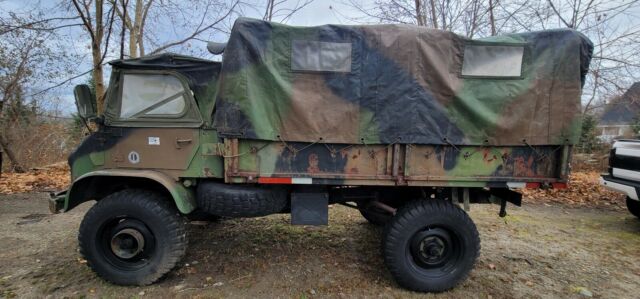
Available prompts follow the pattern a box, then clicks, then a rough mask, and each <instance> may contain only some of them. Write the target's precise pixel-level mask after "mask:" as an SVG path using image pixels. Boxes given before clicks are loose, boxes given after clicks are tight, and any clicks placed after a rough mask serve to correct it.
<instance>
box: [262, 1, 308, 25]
mask: <svg viewBox="0 0 640 299" xmlns="http://www.w3.org/2000/svg"><path fill="white" fill-rule="evenodd" d="M313 1H314V0H294V1H289V0H267V5H266V6H265V10H264V16H263V17H262V19H263V20H265V21H278V22H280V23H286V22H287V21H288V20H289V19H290V18H291V17H292V16H293V15H294V14H296V13H297V12H298V11H300V10H301V9H303V8H305V7H306V6H307V5H309V4H311V3H312V2H313Z"/></svg>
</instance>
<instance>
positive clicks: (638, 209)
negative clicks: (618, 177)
mask: <svg viewBox="0 0 640 299" xmlns="http://www.w3.org/2000/svg"><path fill="white" fill-rule="evenodd" d="M627 210H629V212H631V214H632V215H633V216H636V217H638V218H640V201H637V200H633V199H631V198H629V197H627Z"/></svg>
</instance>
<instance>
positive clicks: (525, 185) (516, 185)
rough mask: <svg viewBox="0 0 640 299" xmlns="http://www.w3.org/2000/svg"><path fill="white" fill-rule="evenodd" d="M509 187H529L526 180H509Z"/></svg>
mask: <svg viewBox="0 0 640 299" xmlns="http://www.w3.org/2000/svg"><path fill="white" fill-rule="evenodd" d="M507 187H509V189H522V188H526V187H527V183H524V182H507Z"/></svg>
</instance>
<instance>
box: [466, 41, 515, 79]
mask: <svg viewBox="0 0 640 299" xmlns="http://www.w3.org/2000/svg"><path fill="white" fill-rule="evenodd" d="M523 54H524V47H519V46H485V45H467V46H466V47H465V48H464V61H463V63H462V72H461V74H462V76H471V77H520V76H521V74H522V56H523Z"/></svg>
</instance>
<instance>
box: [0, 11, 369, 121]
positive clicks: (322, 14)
mask: <svg viewBox="0 0 640 299" xmlns="http://www.w3.org/2000/svg"><path fill="white" fill-rule="evenodd" d="M359 1H360V2H362V3H364V4H370V3H372V2H373V1H374V0H359ZM296 2H297V0H292V1H288V3H286V4H287V5H288V6H289V7H291V6H293V5H295V3H296ZM301 2H304V1H303V0H301ZM57 3H59V1H56V0H4V1H3V0H0V8H1V9H2V10H3V11H10V12H23V11H25V8H27V7H32V6H36V5H41V6H45V7H48V6H54V5H56V4H57ZM336 10H337V11H339V13H338V12H336ZM244 14H245V15H244V16H245V17H253V18H262V16H263V11H262V9H260V10H258V9H246V10H245V11H244ZM359 16H360V15H359V14H358V12H357V11H356V10H355V9H353V8H352V7H349V6H347V5H344V4H342V3H341V1H327V0H315V1H314V2H312V3H310V4H309V5H307V6H305V7H304V8H302V9H301V10H299V11H298V12H297V13H296V14H295V15H293V17H291V18H290V19H289V20H287V22H286V23H287V24H289V25H297V26H314V25H322V24H354V23H357V22H354V19H357V18H358V17H359ZM274 21H277V20H274ZM72 30H80V28H76V29H72ZM174 30H176V28H171V27H168V28H164V29H162V30H161V31H165V32H164V33H161V34H166V35H167V36H169V35H174V36H176V37H177V35H176V34H175V32H174ZM189 30H192V29H189V28H185V30H184V31H185V32H187V31H189ZM156 31H158V30H157V28H156ZM74 35H77V36H78V39H77V40H76V42H75V44H74V45H72V47H69V48H68V51H74V52H75V53H79V54H81V55H83V56H84V57H85V58H84V59H83V61H78V63H77V68H78V73H81V72H83V71H86V70H88V69H90V68H91V56H90V54H91V52H90V48H89V40H88V39H87V36H86V35H85V34H82V33H81V32H77V34H74ZM178 35H180V30H178ZM205 36H206V37H207V39H211V40H215V41H224V40H225V39H226V38H227V37H226V35H224V34H221V33H214V34H208V35H205ZM193 46H194V47H202V49H205V48H206V44H205V43H204V42H197V41H196V42H194V43H193ZM172 50H174V51H175V50H178V52H179V51H180V49H172ZM207 55H209V54H208V53H204V54H200V55H199V56H205V57H202V58H207V59H213V60H219V57H214V56H211V57H206V56H207ZM112 56H113V55H112ZM116 58H117V57H115V56H113V57H107V60H111V59H116ZM109 72H110V68H109V67H108V66H106V68H105V84H107V83H108V79H109ZM87 78H88V77H87V76H83V77H80V78H78V79H75V80H73V81H71V82H69V83H68V84H65V85H63V86H61V87H59V88H56V89H55V90H53V91H52V94H53V95H55V96H58V97H60V98H61V100H62V101H61V103H60V108H61V110H62V111H61V112H62V114H64V115H69V114H71V113H73V112H75V104H74V98H73V86H74V85H76V84H82V83H85V82H86V81H87V80H88V79H87ZM58 82H60V81H58ZM54 84H56V81H52V82H49V86H51V85H54ZM43 85H44V86H46V85H47V84H43Z"/></svg>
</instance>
